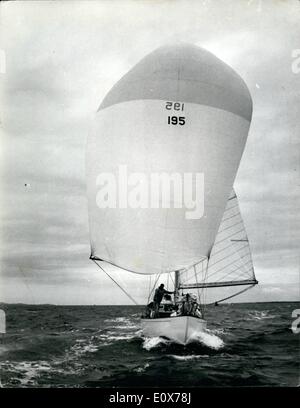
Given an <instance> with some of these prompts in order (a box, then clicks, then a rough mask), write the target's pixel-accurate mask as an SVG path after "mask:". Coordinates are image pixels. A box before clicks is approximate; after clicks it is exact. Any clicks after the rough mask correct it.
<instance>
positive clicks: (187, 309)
mask: <svg viewBox="0 0 300 408" xmlns="http://www.w3.org/2000/svg"><path fill="white" fill-rule="evenodd" d="M192 311H193V304H192V301H191V296H190V294H189V293H187V294H186V295H185V298H184V300H183V302H182V305H181V315H182V316H189V315H191V314H192Z"/></svg>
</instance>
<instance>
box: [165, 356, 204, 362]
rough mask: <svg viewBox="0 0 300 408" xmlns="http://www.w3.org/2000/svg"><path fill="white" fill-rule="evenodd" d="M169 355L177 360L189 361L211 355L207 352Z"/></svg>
mask: <svg viewBox="0 0 300 408" xmlns="http://www.w3.org/2000/svg"><path fill="white" fill-rule="evenodd" d="M168 356H169V357H172V358H174V359H175V360H179V361H188V360H198V359H200V358H209V355H207V354H202V355H201V354H191V355H186V356H179V355H177V354H169V355H168Z"/></svg>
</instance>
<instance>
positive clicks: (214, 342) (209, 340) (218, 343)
mask: <svg viewBox="0 0 300 408" xmlns="http://www.w3.org/2000/svg"><path fill="white" fill-rule="evenodd" d="M195 341H196V342H199V343H201V344H203V345H204V346H206V347H209V348H211V349H214V350H219V349H221V348H223V347H224V346H225V343H224V341H223V340H222V339H221V338H220V337H218V336H217V335H215V334H213V333H210V330H209V329H206V331H201V332H198V333H195V334H194V335H193V336H192V337H191V341H190V342H195Z"/></svg>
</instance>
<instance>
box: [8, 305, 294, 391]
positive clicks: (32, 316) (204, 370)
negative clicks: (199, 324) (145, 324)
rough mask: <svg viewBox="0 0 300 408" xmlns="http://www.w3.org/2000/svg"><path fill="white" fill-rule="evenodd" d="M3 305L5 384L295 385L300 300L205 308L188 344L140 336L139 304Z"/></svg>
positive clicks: (132, 385) (31, 385) (26, 385)
mask: <svg viewBox="0 0 300 408" xmlns="http://www.w3.org/2000/svg"><path fill="white" fill-rule="evenodd" d="M0 307H1V309H3V310H4V311H5V312H6V319H7V322H6V323H7V328H6V330H7V333H6V334H5V335H2V337H1V339H0V376H1V377H0V380H1V386H2V387H115V386H116V387H118V386H123V387H124V386H125V387H127V386H128V387H139V386H150V387H151V386H153V387H157V386H183V387H184V386H196V387H202V386H205V387H207V386H209V387H213V386H297V385H299V369H300V365H299V364H300V363H299V353H300V349H299V341H300V335H299V334H295V333H293V331H292V329H291V326H292V320H293V319H292V316H291V315H292V311H293V310H295V309H300V304H299V303H288V302H284V303H248V304H222V305H219V306H218V307H215V306H209V307H207V310H206V316H205V317H206V319H207V321H208V330H207V331H206V332H205V333H199V334H197V335H196V336H195V338H194V339H193V342H192V343H191V344H189V345H187V346H181V345H178V344H176V343H174V342H172V341H170V340H167V339H162V338H144V337H143V336H142V333H141V330H140V326H139V317H140V315H141V311H142V309H141V308H140V307H136V306H52V305H35V306H34V305H20V304H18V305H7V304H2V305H0Z"/></svg>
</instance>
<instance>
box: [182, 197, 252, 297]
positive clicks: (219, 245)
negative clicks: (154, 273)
mask: <svg viewBox="0 0 300 408" xmlns="http://www.w3.org/2000/svg"><path fill="white" fill-rule="evenodd" d="M180 275H181V276H180V282H181V283H180V288H181V289H195V288H198V289H199V288H220V287H229V286H241V285H255V284H257V283H258V282H257V280H256V278H255V273H254V268H253V263H252V257H251V251H250V245H249V240H248V236H247V233H246V229H245V226H244V222H243V219H242V216H241V213H240V209H239V204H238V199H237V196H236V194H235V192H234V190H232V192H231V194H230V196H229V199H228V201H227V205H226V208H225V211H224V214H223V217H222V221H221V224H220V227H219V230H218V233H217V235H216V239H215V242H214V245H213V247H212V250H211V252H210V255H209V257H208V258H207V259H205V260H204V261H203V262H200V263H198V264H197V265H194V266H193V268H190V269H189V270H185V271H181V273H180ZM242 291H244V290H242ZM242 291H239V293H240V292H242ZM230 297H232V296H228V298H230ZM223 300H224V299H223Z"/></svg>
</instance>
